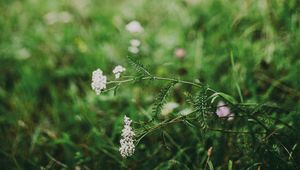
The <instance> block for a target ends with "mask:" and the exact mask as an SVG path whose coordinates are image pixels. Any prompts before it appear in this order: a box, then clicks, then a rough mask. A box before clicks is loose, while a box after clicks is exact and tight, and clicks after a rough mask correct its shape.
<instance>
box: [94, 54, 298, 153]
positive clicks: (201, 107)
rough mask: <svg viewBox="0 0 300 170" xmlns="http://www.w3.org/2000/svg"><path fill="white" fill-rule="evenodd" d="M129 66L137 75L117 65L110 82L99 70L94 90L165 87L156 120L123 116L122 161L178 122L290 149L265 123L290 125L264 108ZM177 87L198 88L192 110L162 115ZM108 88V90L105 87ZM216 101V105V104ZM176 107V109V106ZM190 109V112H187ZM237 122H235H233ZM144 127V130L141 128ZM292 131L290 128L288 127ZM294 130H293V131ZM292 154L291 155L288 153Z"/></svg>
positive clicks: (136, 65)
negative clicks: (135, 84)
mask: <svg viewBox="0 0 300 170" xmlns="http://www.w3.org/2000/svg"><path fill="white" fill-rule="evenodd" d="M128 60H129V63H130V64H131V65H132V66H133V68H134V70H135V71H136V73H137V74H135V75H130V76H128V75H126V73H127V72H126V71H127V69H126V68H125V67H123V66H121V65H118V66H116V67H115V68H114V69H113V71H112V73H113V74H114V75H115V79H113V80H107V77H106V75H105V73H104V72H102V70H101V69H97V70H95V71H94V72H93V75H92V84H91V86H92V88H93V90H95V92H96V94H100V93H103V92H107V91H110V90H114V91H116V90H117V89H118V87H119V86H122V85H125V84H129V83H131V82H137V81H158V82H164V83H165V84H166V85H165V86H164V87H163V88H161V90H160V92H159V93H158V95H156V96H157V97H156V98H155V100H154V102H153V108H152V113H153V117H152V119H151V120H150V121H148V122H144V123H135V122H133V121H132V120H131V119H130V118H129V117H127V116H125V117H124V128H123V130H122V133H121V137H122V138H121V139H120V148H119V152H120V154H121V156H122V157H123V158H127V157H130V156H132V155H133V154H134V152H135V150H136V146H137V145H138V144H139V143H140V141H141V140H142V139H144V137H145V136H147V135H149V134H151V133H152V132H155V131H160V130H161V131H163V129H164V127H167V126H172V125H174V124H177V123H184V124H186V125H188V126H191V127H193V128H197V129H199V130H203V132H205V131H214V132H218V133H229V134H240V135H250V136H255V137H256V138H260V139H258V142H261V141H263V142H266V141H267V140H269V139H270V137H271V136H272V137H273V138H275V139H277V140H278V142H279V143H280V146H281V147H282V148H283V149H284V150H287V151H288V149H286V147H285V146H284V145H283V144H282V142H281V141H280V138H278V137H277V135H278V129H276V128H274V125H273V124H265V123H264V122H265V121H269V120H270V121H273V122H275V121H276V122H279V123H280V124H282V125H284V126H287V127H289V125H288V124H286V123H284V122H282V121H280V120H278V119H276V118H274V117H272V116H268V115H267V116H265V115H261V114H260V115H259V116H257V113H259V112H261V110H260V109H261V106H260V105H257V104H245V103H238V102H237V101H236V100H235V98H234V97H232V96H230V95H228V94H226V93H223V92H218V91H216V90H214V89H211V88H209V87H208V86H206V85H204V84H202V83H200V82H194V81H187V80H182V79H180V78H170V77H160V76H156V75H154V74H152V73H151V72H150V71H149V70H148V69H147V68H146V67H145V66H144V65H143V64H142V63H141V62H139V61H138V60H136V58H134V57H128ZM177 84H184V85H188V86H192V87H194V88H195V89H196V91H197V92H196V93H194V94H191V93H190V92H187V93H188V95H187V98H188V99H187V100H186V102H187V103H189V104H191V108H192V109H191V111H190V112H187V113H183V112H182V113H178V114H174V115H172V116H169V117H168V116H166V117H165V118H164V116H163V114H161V111H162V109H163V108H164V106H165V105H166V106H167V103H166V102H167V99H168V94H169V93H170V91H172V88H173V87H174V86H175V85H177ZM106 87H109V88H106ZM216 102H217V103H216ZM176 108H177V107H176ZM188 110H189V109H188ZM233 120H234V121H233ZM236 120H237V121H240V122H241V123H242V124H243V125H244V127H245V128H240V129H234V128H230V127H228V126H226V125H224V126H221V127H220V126H218V124H217V125H216V123H211V122H216V121H223V123H222V124H224V122H227V124H228V123H233V122H235V121H236ZM249 122H250V123H255V125H256V126H255V131H254V130H253V129H254V127H252V126H249ZM139 125H141V127H138V126H139ZM289 128H290V127H289ZM292 130H294V129H292ZM288 153H289V155H291V154H290V152H288Z"/></svg>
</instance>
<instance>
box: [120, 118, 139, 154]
mask: <svg viewBox="0 0 300 170" xmlns="http://www.w3.org/2000/svg"><path fill="white" fill-rule="evenodd" d="M131 122H132V120H130V119H129V118H128V117H127V116H124V128H123V130H122V134H121V136H122V138H121V140H120V144H121V146H120V148H119V151H120V154H121V156H122V157H124V158H126V157H128V156H131V155H133V153H134V151H135V145H134V143H133V141H134V137H135V133H134V132H133V131H132V128H131V126H130V124H131Z"/></svg>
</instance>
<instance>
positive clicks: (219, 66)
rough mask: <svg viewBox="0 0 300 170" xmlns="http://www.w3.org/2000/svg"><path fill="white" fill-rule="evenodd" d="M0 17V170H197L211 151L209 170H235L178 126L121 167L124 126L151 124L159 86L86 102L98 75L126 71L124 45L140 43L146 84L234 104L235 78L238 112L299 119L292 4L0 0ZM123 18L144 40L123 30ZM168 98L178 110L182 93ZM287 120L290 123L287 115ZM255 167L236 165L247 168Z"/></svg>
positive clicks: (299, 63)
mask: <svg viewBox="0 0 300 170" xmlns="http://www.w3.org/2000/svg"><path fill="white" fill-rule="evenodd" d="M0 11H1V12H0V31H1V32H0V127H1V128H0V133H1V139H2V140H1V141H0V146H1V147H0V148H1V149H0V157H1V159H0V166H1V169H39V168H40V167H45V168H46V169H47V167H48V168H49V167H51V168H54V169H64V168H65V169H74V167H77V168H78V167H81V168H82V169H88V168H90V169H107V168H108V169H119V168H120V167H122V166H123V165H124V164H127V163H128V162H129V163H128V164H127V168H128V167H129V168H131V169H137V168H143V169H154V168H158V169H172V167H173V166H174V164H175V165H176V166H177V165H178V166H180V167H181V166H183V165H184V166H183V167H185V168H186V167H189V168H191V169H194V168H200V167H202V168H203V166H202V165H203V160H204V157H205V155H206V150H207V149H208V145H209V143H210V144H212V143H214V145H217V146H219V149H220V150H218V151H215V152H218V155H216V157H215V160H214V161H215V165H216V167H223V168H224V166H225V165H226V163H227V162H226V161H228V159H233V160H239V157H242V156H240V155H239V154H234V153H235V152H233V153H231V152H230V151H228V152H227V151H226V149H224V146H223V145H222V141H221V140H223V137H222V136H221V137H220V136H219V135H217V134H214V133H211V134H208V135H209V136H210V137H212V138H209V140H211V141H210V142H207V141H206V140H204V139H207V138H205V137H203V134H202V135H201V134H200V135H199V132H197V130H191V131H189V132H185V130H184V128H183V127H184V126H182V127H181V128H178V129H175V130H174V131H175V134H177V136H176V137H174V138H176V140H173V141H172V140H170V141H172V142H171V143H173V144H174V143H175V142H176V143H177V144H174V145H172V146H175V148H173V149H171V150H168V149H165V147H164V146H163V144H162V143H163V140H162V138H161V136H159V135H157V136H156V137H153V138H151V137H149V138H146V139H145V141H144V143H142V144H140V145H139V147H138V148H137V153H136V155H135V157H134V158H132V159H133V160H132V161H131V162H130V161H128V160H127V162H126V161H125V163H124V160H122V159H121V157H120V155H119V153H118V146H119V143H118V142H119V138H120V130H121V128H122V118H123V116H124V114H128V115H130V117H131V118H132V119H133V120H135V121H138V120H141V119H144V118H145V117H149V114H148V113H149V112H150V111H151V103H152V102H153V100H154V97H155V96H154V95H153V94H154V93H155V92H158V91H159V89H160V87H161V84H155V86H154V87H153V86H151V87H150V86H147V85H144V86H143V87H142V88H141V87H140V86H137V85H135V84H133V85H128V86H122V87H121V88H120V89H119V90H118V94H117V96H114V95H113V92H109V93H106V94H101V95H100V96H96V95H95V93H94V92H93V91H92V89H91V87H90V83H91V73H92V71H93V70H95V69H96V68H101V69H102V70H103V71H104V72H105V74H107V75H109V74H110V76H109V78H110V79H112V78H113V75H112V74H111V70H112V69H113V67H114V66H115V65H118V64H121V65H124V66H125V67H126V68H127V70H128V71H127V72H126V74H128V75H130V74H131V73H132V71H130V67H129V65H128V64H127V62H126V56H127V55H132V54H131V53H130V52H128V50H127V48H128V46H129V44H130V43H129V41H130V40H131V39H132V38H137V39H139V40H140V41H141V49H140V52H139V54H138V55H137V56H138V57H139V59H140V60H141V61H142V62H143V63H144V64H145V65H147V66H148V67H149V69H150V70H151V71H152V72H153V73H155V74H156V75H159V76H167V77H168V76H172V77H180V78H181V79H185V80H191V81H193V80H195V79H199V80H200V81H201V82H203V83H205V84H208V85H209V86H210V87H212V88H214V89H217V90H218V91H222V92H226V93H228V94H231V95H233V96H235V97H236V99H238V98H239V95H238V92H237V90H236V84H235V80H234V79H236V81H237V82H238V84H239V86H240V88H241V92H242V96H243V97H244V99H245V101H246V102H249V103H266V102H268V103H273V104H279V105H280V106H281V107H283V108H285V109H288V110H289V109H290V110H293V109H299V104H300V101H299V98H300V78H299V75H300V60H299V57H300V1H298V0H289V1H283V0H233V1H229V0H211V1H205V0H163V1H159V0H151V1H147V0H138V1H134V0H99V1H96V0H72V1H71V0H43V1H40V0H22V1H18V0H0ZM132 20H137V21H139V22H140V23H141V24H142V26H143V27H144V32H143V33H140V34H130V33H128V32H127V31H126V30H125V25H126V24H127V23H129V22H130V21H132ZM178 48H182V49H184V50H185V52H186V55H185V57H184V58H182V59H179V58H176V56H175V55H174V51H175V50H176V49H178ZM230 53H232V54H233V56H234V60H235V64H234V66H232V65H231V61H230ZM233 70H236V73H234V72H233ZM235 74H236V75H235ZM170 98H171V99H170V100H174V101H176V102H177V103H180V105H182V106H183V105H184V103H182V98H183V94H182V90H181V88H180V87H178V88H176V90H175V92H174V94H173V95H172V96H171V97H170ZM282 114H283V113H282ZM295 117H297V119H295ZM285 119H287V120H291V121H294V124H297V121H296V120H300V119H299V114H297V113H294V114H293V113H291V114H286V115H285ZM298 125H299V122H298ZM201 136H202V137H201ZM204 136H205V135H204ZM187 137H189V138H188V139H187ZM200 138H201V139H200ZM186 140H188V141H186ZM291 140H293V139H291ZM153 141H155V142H157V141H159V142H157V143H155V144H154V143H153ZM229 143H230V141H229ZM291 143H293V141H291ZM191 146H192V147H196V148H197V151H195V152H196V153H194V152H193V153H192V154H191V153H190V151H189V148H190V147H191ZM217 148H218V147H217ZM222 148H223V150H222ZM229 150H230V149H229ZM245 152H246V151H245ZM174 153H176V154H175V156H174ZM244 154H245V155H247V153H244ZM244 154H242V155H244ZM252 156H253V155H252ZM250 157H251V154H250ZM256 159H259V158H253V157H252V160H247V159H242V160H240V161H242V162H240V163H239V162H235V164H239V165H237V166H240V167H241V168H242V167H243V168H245V167H246V165H250V164H251V163H254V162H255V161H254V160H256ZM54 160H59V161H60V162H62V163H63V164H64V165H60V164H58V163H57V162H55V161H54ZM243 161H244V162H243ZM247 161H248V162H247ZM181 164H182V165H181ZM244 165H245V166H244ZM225 167H226V166H225ZM51 168H49V169H51ZM173 168H174V167H173Z"/></svg>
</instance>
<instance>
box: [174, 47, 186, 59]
mask: <svg viewBox="0 0 300 170" xmlns="http://www.w3.org/2000/svg"><path fill="white" fill-rule="evenodd" d="M185 54H186V52H185V50H184V49H183V48H177V49H176V50H175V52H174V55H175V57H176V58H178V59H183V58H184V57H185Z"/></svg>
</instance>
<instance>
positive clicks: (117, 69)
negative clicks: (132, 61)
mask: <svg viewBox="0 0 300 170" xmlns="http://www.w3.org/2000/svg"><path fill="white" fill-rule="evenodd" d="M124 71H126V69H125V68H124V67H123V66H121V65H118V66H116V67H115V68H114V69H113V71H112V72H113V73H114V74H115V77H116V79H119V78H120V76H121V73H122V72H124Z"/></svg>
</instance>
